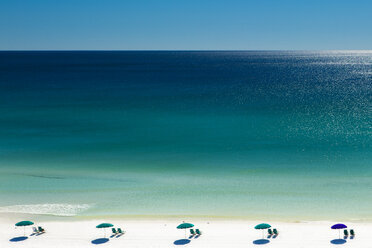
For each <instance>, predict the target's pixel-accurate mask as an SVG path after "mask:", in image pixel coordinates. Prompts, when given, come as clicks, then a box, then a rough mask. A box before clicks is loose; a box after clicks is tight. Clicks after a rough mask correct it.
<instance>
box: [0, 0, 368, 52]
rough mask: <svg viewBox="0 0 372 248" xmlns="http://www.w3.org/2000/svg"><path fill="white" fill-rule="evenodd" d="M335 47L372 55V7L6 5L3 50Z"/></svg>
mask: <svg viewBox="0 0 372 248" xmlns="http://www.w3.org/2000/svg"><path fill="white" fill-rule="evenodd" d="M329 49H333V50H354V49H372V1H370V0H369V1H366V0H323V1H320V0H276V1H273V0H1V1H0V50H329Z"/></svg>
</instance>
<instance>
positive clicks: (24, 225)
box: [15, 220, 34, 236]
mask: <svg viewBox="0 0 372 248" xmlns="http://www.w3.org/2000/svg"><path fill="white" fill-rule="evenodd" d="M33 224H34V222H32V221H28V220H23V221H20V222H18V223H16V224H15V226H23V236H26V226H32V225H33Z"/></svg>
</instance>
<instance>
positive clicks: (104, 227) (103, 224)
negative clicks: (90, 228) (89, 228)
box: [96, 223, 114, 238]
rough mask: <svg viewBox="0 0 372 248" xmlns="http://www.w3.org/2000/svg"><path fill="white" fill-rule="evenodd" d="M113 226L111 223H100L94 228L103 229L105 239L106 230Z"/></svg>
mask: <svg viewBox="0 0 372 248" xmlns="http://www.w3.org/2000/svg"><path fill="white" fill-rule="evenodd" d="M113 226H114V225H113V224H111V223H101V224H99V225H97V226H96V228H103V230H105V238H106V228H109V227H113Z"/></svg>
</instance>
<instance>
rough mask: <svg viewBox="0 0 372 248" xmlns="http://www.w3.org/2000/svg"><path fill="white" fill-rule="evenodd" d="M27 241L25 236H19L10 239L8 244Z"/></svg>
mask: <svg viewBox="0 0 372 248" xmlns="http://www.w3.org/2000/svg"><path fill="white" fill-rule="evenodd" d="M26 239H28V237H26V236H21V237H14V238H12V239H9V241H10V242H19V241H24V240H26Z"/></svg>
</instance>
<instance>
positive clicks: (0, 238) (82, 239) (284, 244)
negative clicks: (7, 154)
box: [0, 218, 372, 248]
mask: <svg viewBox="0 0 372 248" xmlns="http://www.w3.org/2000/svg"><path fill="white" fill-rule="evenodd" d="M33 221H35V224H36V225H40V226H42V227H43V228H45V229H46V233H44V234H41V235H32V236H30V234H31V232H32V229H31V228H30V227H28V228H26V235H27V236H28V237H27V239H25V240H22V241H18V239H17V237H20V236H23V228H15V226H14V220H13V218H12V219H8V218H2V219H1V224H0V247H2V248H5V247H6V248H8V247H9V248H12V247H26V248H36V247H37V248H42V247H48V248H49V247H79V248H83V247H94V246H98V247H113V248H116V247H117V248H119V247H127V248H163V247H195V248H201V247H203V248H206V247H237V248H239V247H255V246H259V247H277V248H290V247H293V248H295V247H296V248H305V247H309V248H310V247H311V248H315V247H316V248H322V247H335V246H341V247H355V248H369V247H372V245H371V232H372V223H347V222H346V223H345V224H346V225H348V227H349V228H351V229H354V230H355V232H356V236H355V237H354V238H353V239H350V237H348V238H347V239H345V242H344V241H340V240H338V237H339V234H338V231H337V230H332V229H331V228H330V226H331V225H333V224H335V223H334V222H300V223H284V222H269V221H265V222H268V223H270V224H271V225H272V227H273V228H277V229H278V230H279V235H278V236H277V237H275V238H274V237H271V238H267V232H266V231H265V240H266V241H262V240H261V239H262V232H261V231H260V230H255V229H254V226H255V225H256V224H258V223H260V222H259V221H239V220H213V219H211V220H206V219H203V220H200V219H199V220H196V219H191V220H185V221H187V222H190V223H193V224H194V225H195V228H199V229H200V230H201V231H202V235H201V236H199V237H193V238H190V239H189V238H188V237H189V230H187V239H186V240H184V238H185V236H184V233H185V232H184V230H179V229H176V226H177V225H178V224H180V223H181V222H182V219H181V220H179V221H177V220H175V219H171V220H169V219H164V220H163V219H157V220H154V219H149V220H144V219H140V220H133V219H128V220H124V219H119V220H118V219H105V220H103V219H97V220H84V221H80V220H79V221H65V220H62V221H55V222H54V221H52V222H50V221H44V222H36V220H35V219H33ZM102 222H110V223H113V224H114V225H115V227H121V228H122V229H123V230H125V232H126V233H125V234H124V235H123V236H120V237H111V228H110V229H107V230H106V232H107V234H106V237H107V238H108V241H107V242H103V243H102V241H105V240H102V238H103V236H104V231H103V230H101V229H97V228H95V226H96V225H97V224H99V223H102ZM343 238H344V237H343V235H342V236H341V239H343ZM95 243H96V244H95Z"/></svg>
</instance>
